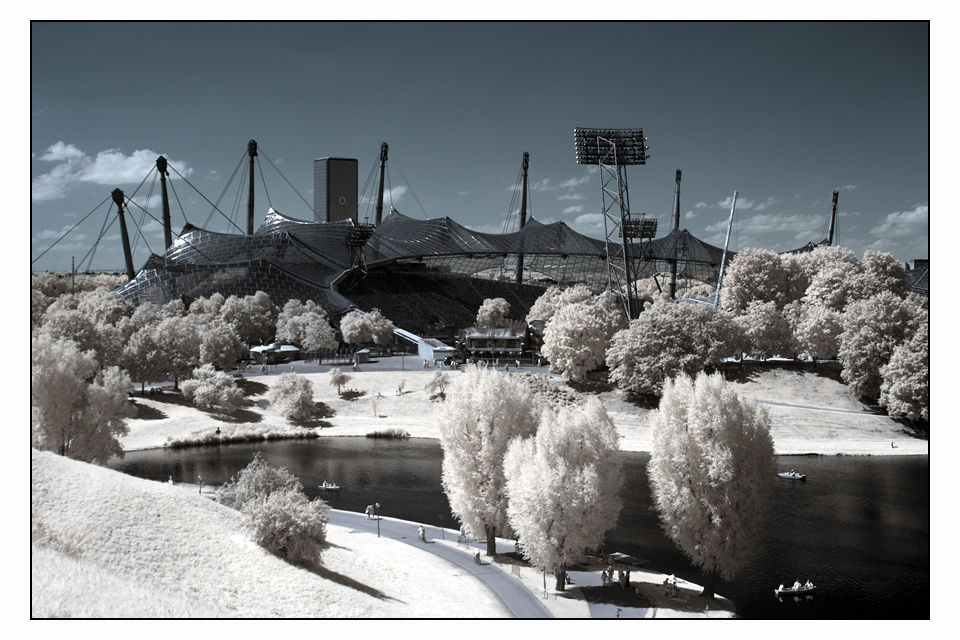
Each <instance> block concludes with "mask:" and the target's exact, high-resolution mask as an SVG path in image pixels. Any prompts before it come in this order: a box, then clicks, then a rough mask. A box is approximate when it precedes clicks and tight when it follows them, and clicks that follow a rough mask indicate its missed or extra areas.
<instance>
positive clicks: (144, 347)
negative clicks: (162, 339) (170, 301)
mask: <svg viewBox="0 0 960 640" xmlns="http://www.w3.org/2000/svg"><path fill="white" fill-rule="evenodd" d="M163 358H164V355H163V351H162V349H161V348H160V345H158V344H157V341H156V340H155V339H154V329H153V327H143V328H141V329H138V330H137V331H135V332H134V333H133V335H132V336H130V339H129V340H128V341H127V343H126V344H125V345H124V346H123V368H124V369H126V370H127V373H128V374H129V375H130V380H131V381H133V382H139V383H140V395H143V394H144V389H145V387H146V384H147V383H148V382H159V381H161V380H163V375H164V366H163Z"/></svg>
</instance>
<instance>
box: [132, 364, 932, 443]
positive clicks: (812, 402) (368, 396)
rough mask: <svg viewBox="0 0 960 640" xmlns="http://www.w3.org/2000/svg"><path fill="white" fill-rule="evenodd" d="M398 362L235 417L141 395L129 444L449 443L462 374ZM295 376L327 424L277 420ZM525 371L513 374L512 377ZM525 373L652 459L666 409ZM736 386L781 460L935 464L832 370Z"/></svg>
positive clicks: (752, 375)
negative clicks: (763, 414) (448, 386)
mask: <svg viewBox="0 0 960 640" xmlns="http://www.w3.org/2000/svg"><path fill="white" fill-rule="evenodd" d="M394 360H396V358H381V359H380V360H379V361H376V362H371V363H364V364H362V365H361V371H359V372H351V373H350V374H349V375H350V377H351V379H350V381H349V382H348V383H347V387H348V388H347V389H344V393H343V394H342V395H340V394H338V393H337V390H336V389H335V388H334V387H332V386H331V385H330V384H329V374H328V372H329V370H330V369H331V368H333V367H334V366H336V365H318V364H312V363H304V362H295V363H293V364H289V365H279V366H276V367H273V369H272V370H271V371H270V372H269V373H266V374H263V373H255V374H247V375H245V376H244V377H243V378H242V385H243V386H244V389H245V391H246V394H247V395H246V400H247V406H245V407H243V408H241V409H240V410H239V411H235V412H233V414H222V413H217V412H215V411H205V410H201V409H199V408H197V407H195V406H193V405H192V404H189V403H187V402H186V401H185V400H184V399H183V398H182V396H181V395H180V394H179V393H172V392H170V390H169V389H170V387H169V385H165V386H163V387H160V388H162V389H164V390H163V391H162V392H161V393H160V394H157V395H150V394H149V393H148V394H147V395H140V394H139V393H135V394H133V395H132V396H131V398H130V399H131V401H132V403H133V404H134V405H135V406H136V407H137V413H138V415H137V417H136V418H132V419H130V420H128V422H127V424H128V426H129V428H130V432H129V433H128V435H126V436H124V437H122V438H120V444H121V446H122V447H123V450H124V452H133V451H143V450H149V449H160V448H168V447H169V445H170V443H171V442H176V441H179V443H178V444H177V445H176V446H178V447H179V446H202V445H203V444H213V445H217V446H222V445H223V444H228V443H230V442H257V441H264V440H268V439H281V438H283V439H287V438H289V439H297V438H301V439H303V438H305V439H311V440H312V439H314V438H330V437H364V436H366V435H367V434H369V433H373V432H376V431H383V430H385V429H399V430H401V431H405V432H407V433H408V434H409V437H411V438H428V439H431V440H439V437H440V430H439V427H438V426H437V424H436V421H435V411H436V409H437V408H438V407H439V406H440V404H439V400H437V399H436V398H432V397H430V396H429V395H428V392H427V391H426V390H425V386H426V383H428V382H429V380H430V379H431V378H432V377H433V376H434V375H436V374H437V373H438V372H441V371H442V372H443V373H444V374H446V375H448V376H449V377H451V378H453V377H454V376H456V375H458V372H457V371H456V370H451V369H449V368H442V369H440V368H425V369H416V370H401V369H400V368H399V366H398V365H399V364H400V363H398V362H394ZM287 371H293V372H295V373H297V374H299V375H302V376H303V377H305V378H306V379H308V380H309V381H310V382H312V383H313V388H314V394H313V395H314V402H315V403H316V404H317V405H318V409H319V410H320V411H321V412H322V415H324V416H325V417H323V418H317V419H316V420H314V421H312V422H309V423H301V424H296V423H290V422H289V421H287V420H286V419H285V418H283V417H282V416H280V415H279V414H277V413H276V411H274V410H273V408H272V407H271V406H270V404H269V401H268V400H267V393H268V392H269V389H270V387H271V386H272V385H273V384H275V382H276V381H277V380H278V379H279V377H280V376H279V373H281V372H283V373H286V372H287ZM517 371H518V370H516V369H511V370H510V373H509V374H508V375H515V374H516V373H517ZM519 373H520V374H524V373H532V374H541V375H543V376H544V379H545V380H546V382H547V383H548V386H547V387H545V389H546V391H545V392H546V393H547V394H548V395H551V396H563V395H566V394H579V395H582V396H594V397H597V398H598V399H599V400H600V401H601V403H602V404H603V405H604V407H605V408H606V409H607V412H608V413H609V414H610V417H611V419H612V420H613V422H614V424H615V425H616V428H617V432H618V434H619V435H620V449H621V451H632V452H646V453H649V452H650V451H651V450H652V445H653V428H652V424H651V418H652V415H653V413H654V411H655V410H656V409H655V408H649V406H648V405H646V404H644V402H643V400H642V399H641V400H638V399H637V398H634V397H632V396H631V395H630V394H629V393H627V392H625V391H623V390H619V389H615V388H611V387H610V386H609V385H606V384H598V383H597V382H596V381H588V383H587V384H579V383H575V384H572V385H570V384H567V383H566V382H565V381H563V379H562V378H561V377H560V376H558V375H556V374H550V373H549V372H548V371H547V368H546V367H540V368H538V367H524V368H521V369H520V370H519ZM732 384H734V385H735V386H736V390H737V392H738V393H740V394H741V395H742V396H744V397H747V398H750V399H753V400H755V401H757V402H758V403H759V404H761V405H762V406H763V407H764V409H765V410H766V411H767V412H768V414H769V415H770V423H771V427H770V433H771V436H772V437H773V440H774V451H775V454H776V455H778V456H808V455H819V456H836V455H843V456H888V455H897V456H900V455H928V454H929V450H930V447H929V440H928V439H927V438H926V437H918V434H912V433H910V432H909V431H908V429H907V428H906V427H904V426H903V425H902V424H900V423H899V422H897V421H896V420H894V419H893V418H891V417H889V416H887V415H882V414H879V413H877V412H876V411H874V410H873V409H872V408H870V407H867V406H866V405H864V404H862V403H861V402H859V400H858V399H856V398H854V397H853V396H852V395H851V394H850V393H849V392H848V390H847V387H846V386H845V385H843V384H842V382H840V381H838V380H837V379H836V375H834V374H831V373H830V370H829V369H826V368H824V367H818V368H817V369H816V370H814V369H809V368H797V369H787V368H783V367H779V366H771V367H769V368H766V367H761V366H754V367H753V368H750V369H749V370H748V371H747V373H746V374H745V375H743V376H742V377H741V378H740V379H738V380H735V381H732ZM158 386H159V385H158ZM217 429H220V434H217V433H216V432H217ZM922 435H925V434H922ZM264 436H265V437H264ZM180 443H182V444H180ZM892 444H893V445H895V446H891V445H892Z"/></svg>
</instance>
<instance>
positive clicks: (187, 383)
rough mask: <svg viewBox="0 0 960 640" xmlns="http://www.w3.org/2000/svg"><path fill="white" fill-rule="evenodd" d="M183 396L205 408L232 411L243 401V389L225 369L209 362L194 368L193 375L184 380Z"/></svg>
mask: <svg viewBox="0 0 960 640" xmlns="http://www.w3.org/2000/svg"><path fill="white" fill-rule="evenodd" d="M181 386H182V387H183V396H184V397H185V398H186V399H187V400H190V401H191V402H193V403H194V404H196V405H197V406H198V407H203V408H205V409H206V408H216V409H221V410H224V411H232V410H234V409H236V408H238V407H239V406H240V404H241V403H242V402H243V390H242V389H240V387H238V386H237V384H236V381H235V380H234V379H233V378H232V377H231V376H230V375H229V374H227V373H224V372H223V371H216V370H214V368H213V367H212V366H210V365H208V364H205V365H203V366H202V367H198V368H197V369H194V370H193V377H192V378H190V379H188V380H184V381H183V384H182V385H181Z"/></svg>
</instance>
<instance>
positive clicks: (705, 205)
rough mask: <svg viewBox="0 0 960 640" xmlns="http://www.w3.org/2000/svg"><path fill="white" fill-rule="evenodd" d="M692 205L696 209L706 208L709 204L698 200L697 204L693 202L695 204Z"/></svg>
mask: <svg viewBox="0 0 960 640" xmlns="http://www.w3.org/2000/svg"><path fill="white" fill-rule="evenodd" d="M693 206H694V207H695V208H697V209H706V208H707V207H709V206H710V205H708V204H707V203H706V202H698V203H697V204H695V205H693Z"/></svg>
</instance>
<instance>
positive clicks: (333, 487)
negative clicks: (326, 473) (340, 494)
mask: <svg viewBox="0 0 960 640" xmlns="http://www.w3.org/2000/svg"><path fill="white" fill-rule="evenodd" d="M317 488H319V489H322V490H323V491H340V485H338V484H333V483H332V482H327V481H326V480H324V481H323V484H321V485H318V487H317Z"/></svg>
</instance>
